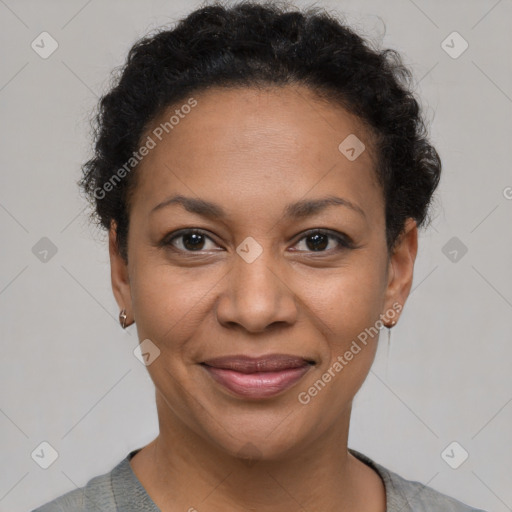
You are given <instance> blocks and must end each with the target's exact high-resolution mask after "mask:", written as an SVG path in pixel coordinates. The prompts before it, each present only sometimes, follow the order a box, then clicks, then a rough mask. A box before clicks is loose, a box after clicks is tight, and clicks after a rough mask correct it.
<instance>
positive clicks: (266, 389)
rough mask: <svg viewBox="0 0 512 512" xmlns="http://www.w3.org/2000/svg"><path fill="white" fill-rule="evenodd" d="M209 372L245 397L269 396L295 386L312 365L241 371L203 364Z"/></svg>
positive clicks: (225, 385) (234, 391)
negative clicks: (265, 370) (249, 371)
mask: <svg viewBox="0 0 512 512" xmlns="http://www.w3.org/2000/svg"><path fill="white" fill-rule="evenodd" d="M203 367H204V368H205V369H206V370H207V371H208V372H209V374H210V375H211V376H212V377H213V378H214V379H215V380H216V381H217V382H219V383H220V384H222V385H223V386H224V387H226V388H227V389H229V390H230V391H232V392H233V393H235V394H237V395H239V396H242V397H244V398H253V399H257V398H269V397H272V396H275V395H277V394H279V393H281V392H282V391H284V390H285V389H288V388H290V387H291V386H293V385H294V384H295V383H296V382H297V381H298V380H300V379H301V378H302V376H303V375H304V374H305V373H306V372H307V371H308V370H309V369H310V367H311V365H309V364H308V365H305V366H301V367H300V368H288V369H286V370H281V371H277V372H257V373H241V372H235V371H234V370H226V369H224V368H213V367H212V366H206V365H203Z"/></svg>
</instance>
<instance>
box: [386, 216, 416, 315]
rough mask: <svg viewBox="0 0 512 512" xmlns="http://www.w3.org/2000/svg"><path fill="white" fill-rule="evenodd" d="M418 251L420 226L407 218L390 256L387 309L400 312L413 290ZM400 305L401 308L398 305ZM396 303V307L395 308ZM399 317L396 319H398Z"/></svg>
mask: <svg viewBox="0 0 512 512" xmlns="http://www.w3.org/2000/svg"><path fill="white" fill-rule="evenodd" d="M417 252H418V228H417V226H416V221H415V220H414V219H412V218H409V219H407V221H406V223H405V227H404V231H403V233H402V235H401V236H400V238H399V240H398V242H397V244H396V246H395V248H394V250H393V253H392V254H391V256H390V258H389V267H388V284H387V288H386V299H385V311H389V310H395V311H397V312H400V311H401V310H402V308H403V306H404V304H405V301H406V300H407V297H408V296H409V292H410V291H411V286H412V279H413V272H414V261H415V260H416V254H417ZM396 303H398V304H399V305H400V308H399V309H398V307H397V306H396ZM393 304H395V308H393ZM397 319H398V317H397V318H396V319H395V320H397Z"/></svg>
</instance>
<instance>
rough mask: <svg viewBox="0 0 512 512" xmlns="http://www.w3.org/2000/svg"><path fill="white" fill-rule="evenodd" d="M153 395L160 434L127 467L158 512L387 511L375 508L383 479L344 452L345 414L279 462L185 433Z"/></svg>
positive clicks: (256, 450) (247, 446) (248, 448)
mask: <svg viewBox="0 0 512 512" xmlns="http://www.w3.org/2000/svg"><path fill="white" fill-rule="evenodd" d="M158 395H159V394H158V393H157V407H158V412H159V414H158V417H159V424H160V433H159V435H158V437H157V438H156V439H154V440H153V441H152V442H151V443H150V444H149V445H147V446H146V447H144V448H143V449H142V450H141V451H140V452H139V453H137V455H136V456H135V457H133V458H132V461H131V465H132V468H133V470H134V472H135V474H136V476H137V477H138V478H139V480H140V481H141V483H142V485H143V486H144V487H145V489H146V490H147V492H148V494H149V495H150V496H151V498H152V500H153V501H154V502H155V504H156V505H157V506H158V507H159V508H160V510H162V512H173V511H174V510H181V511H183V510H187V511H188V510H190V511H191V512H193V511H194V510H197V511H200V512H207V511H210V510H211V511H213V510H223V511H226V512H232V511H233V512H234V511H240V510H258V511H261V512H277V511H280V512H281V511H282V510H296V509H305V510H322V511H325V512H331V511H332V512H334V511H337V512H339V511H340V510H347V511H348V510H359V511H362V512H363V511H366V510H371V511H376V510H385V509H384V508H382V506H380V508H378V507H377V503H380V505H382V501H385V494H383V493H384V490H383V485H382V482H381V481H380V478H379V477H378V475H377V474H376V473H374V472H373V470H371V469H370V468H369V467H368V466H366V465H365V464H363V463H362V462H360V461H359V460H357V459H356V458H355V457H353V456H352V455H351V454H349V453H348V450H347V440H348V427H349V422H350V408H349V409H348V410H347V411H344V412H343V413H342V414H341V416H340V419H339V421H338V422H337V423H336V426H335V427H334V428H332V429H331V430H330V431H327V432H323V433H322V435H321V436H318V438H316V439H315V440H311V441H309V442H307V441H305V442H304V443H303V444H301V445H300V446H298V447H294V448H293V449H292V450H288V451H287V452H286V453H281V454H280V455H279V456H267V455H266V454H265V456H263V451H264V448H263V445H261V446H256V445H253V444H251V443H247V442H246V443H242V447H241V449H240V450H236V452H235V455H233V454H232V453H229V452H228V451H226V450H225V449H223V448H221V447H220V446H218V445H216V444H215V443H214V442H208V440H207V439H205V436H204V435H199V434H198V433H196V432H194V431H192V430H191V429H190V428H188V427H187V425H185V424H184V423H183V422H182V421H181V420H179V418H178V417H177V416H176V415H175V414H174V413H173V411H172V410H171V409H170V408H169V407H168V406H167V405H166V404H162V403H161V398H160V399H159V396H158ZM333 447H335V449H333ZM260 448H261V450H260ZM242 453H244V458H241V454H242ZM256 454H257V455H258V456H259V457H258V456H256ZM245 455H249V457H248V458H245ZM251 455H253V458H251ZM371 482H373V483H371ZM369 483H370V484H371V485H370V487H368V484H369ZM378 485H380V488H379V489H377V486H378ZM372 486H373V487H372ZM369 489H373V490H374V491H373V494H372V492H370V493H369ZM378 493H379V494H378ZM377 494H378V495H377ZM369 495H373V496H374V500H373V501H372V500H371V499H370V500H369V499H368V498H369ZM361 497H363V498H364V505H363V504H362V501H363V500H362V499H361ZM377 500H379V502H378V501H377ZM368 504H370V506H368Z"/></svg>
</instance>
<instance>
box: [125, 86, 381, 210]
mask: <svg viewBox="0 0 512 512" xmlns="http://www.w3.org/2000/svg"><path fill="white" fill-rule="evenodd" d="M191 96H192V98H193V101H196V102H197V104H196V106H194V108H192V109H190V108H183V109H181V108H180V107H182V106H183V105H189V104H190V99H189V98H186V99H184V100H183V102H182V103H179V104H177V105H173V106H172V107H169V108H167V109H166V110H165V111H163V112H161V114H160V115H159V116H158V117H157V118H156V120H155V121H154V122H153V124H152V125H151V127H150V128H149V129H148V130H147V132H146V133H145V134H144V136H143V138H142V140H143V141H144V140H147V137H150V138H151V139H152V140H153V142H154V147H153V149H151V150H150V151H149V153H148V154H147V155H146V156H145V157H144V158H143V160H142V161H141V162H140V164H139V166H138V168H137V170H136V172H137V174H138V180H137V190H136V192H135V195H134V201H133V207H135V205H136V206H137V209H138V210H139V211H140V212H141V213H145V214H147V213H148V212H149V211H150V209H151V208H152V207H153V206H154V205H155V204H158V203H159V202H161V201H162V200H164V199H165V198H166V197H167V196H169V195H170V194H171V193H173V192H176V191H178V192H180V193H183V192H185V193H186V195H197V196H201V197H204V196H208V198H209V199H214V198H215V197H218V198H219V197H222V202H223V203H226V202H229V203H230V204H232V205H233V207H235V206H240V207H243V202H244V201H245V202H247V201H251V202H252V203H254V202H256V203H257V204H258V203H259V204H261V205H263V204H265V203H267V204H268V202H269V201H272V202H275V201H279V200H280V199H282V200H283V201H284V200H285V199H287V200H288V199H289V200H292V198H293V199H295V200H296V199H297V198H300V197H302V196H305V195H307V194H308V191H311V194H312V195H319V194H321V193H325V192H329V193H332V192H334V191H339V192H340V194H343V195H344V196H350V199H351V200H353V201H354V202H357V203H360V204H366V208H365V209H367V208H370V209H376V208H378V206H379V204H380V202H381V201H380V197H379V196H380V194H381V191H380V188H379V187H378V185H377V182H376V177H375V171H374V168H375V162H374V156H373V148H372V145H371V143H370V140H369V139H368V135H367V132H366V130H365V128H364V126H363V124H362V123H361V122H360V120H359V119H358V118H357V117H356V116H353V115H351V114H349V113H348V112H347V111H345V110H344V109H343V108H342V107H341V106H339V105H337V104H334V103H331V102H327V101H324V100H321V99H320V98H319V97H318V96H316V95H315V94H314V93H313V92H312V91H311V90H309V89H307V88H305V87H299V86H285V87H273V88H264V89H253V88H230V89H228V88H216V89H210V90H208V91H204V92H199V93H196V94H192V95H191ZM354 137H355V138H354ZM347 140H348V141H349V143H350V144H349V145H352V146H354V141H355V142H356V144H358V142H357V141H360V142H361V143H363V144H364V147H365V149H364V151H363V152H362V153H361V154H360V155H359V156H358V157H357V158H356V159H349V158H347V154H346V153H343V152H342V150H344V149H346V148H345V146H346V145H347V144H346V143H344V141H347ZM340 144H341V145H342V146H341V150H340ZM361 147H362V146H360V147H356V148H355V149H356V150H360V149H361ZM352 154H353V153H352ZM348 155H349V156H350V155H351V153H348ZM275 191H279V194H277V195H276V194H275ZM272 192H274V193H272ZM287 202H288V201H287ZM225 209H227V210H228V211H229V204H227V205H226V208H225Z"/></svg>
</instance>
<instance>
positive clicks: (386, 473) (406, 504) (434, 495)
mask: <svg viewBox="0 0 512 512" xmlns="http://www.w3.org/2000/svg"><path fill="white" fill-rule="evenodd" d="M349 451H350V453H352V455H354V456H355V457H357V458H358V459H359V460H361V461H362V462H364V463H365V464H367V465H369V466H370V467H371V468H373V469H374V470H375V471H376V472H377V473H378V474H379V475H380V477H381V478H382V480H383V481H384V486H385V488H386V511H387V512H398V511H401V512H430V511H432V510H439V511H441V510H442V511H443V512H485V511H484V510H481V509H477V508H474V507H471V506H469V505H466V504H464V503H462V502H461V501H459V500H456V499H455V498H452V497H450V496H447V495H446V494H443V493H441V492H439V491H436V490H435V489H433V488H431V487H428V486H426V485H425V484H422V483H421V482H417V481H414V480H407V479H405V478H403V477H402V476H400V475H398V474H397V473H394V472H393V471H390V470H389V469H387V468H385V467H384V466H382V465H380V464H378V463H376V462H374V461H373V460H371V459H370V458H369V457H367V456H366V455H364V454H362V453H360V452H358V451H356V450H352V449H349Z"/></svg>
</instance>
